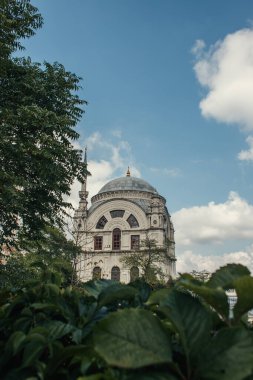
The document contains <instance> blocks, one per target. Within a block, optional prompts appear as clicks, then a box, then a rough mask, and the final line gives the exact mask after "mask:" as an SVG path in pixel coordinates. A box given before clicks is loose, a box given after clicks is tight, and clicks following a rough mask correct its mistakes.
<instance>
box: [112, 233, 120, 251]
mask: <svg viewBox="0 0 253 380" xmlns="http://www.w3.org/2000/svg"><path fill="white" fill-rule="evenodd" d="M120 246H121V231H120V229H119V228H115V229H114V230H113V231H112V249H113V250H114V251H119V250H120Z"/></svg>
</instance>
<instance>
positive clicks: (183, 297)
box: [149, 289, 211, 369]
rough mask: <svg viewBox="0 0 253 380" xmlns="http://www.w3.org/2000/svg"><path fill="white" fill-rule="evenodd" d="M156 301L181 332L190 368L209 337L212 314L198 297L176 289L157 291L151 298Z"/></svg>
mask: <svg viewBox="0 0 253 380" xmlns="http://www.w3.org/2000/svg"><path fill="white" fill-rule="evenodd" d="M154 301H158V303H159V305H160V310H161V311H162V312H163V313H164V314H165V315H166V317H167V318H168V319H169V320H170V322H171V323H172V324H173V326H174V328H175V330H176V331H177V332H178V333H179V336H180V339H181V342H182V345H183V349H184V352H185V355H186V358H187V365H188V369H189V368H190V358H193V359H196V357H197V356H198V353H199V351H200V350H201V349H202V347H203V345H205V344H206V342H207V341H208V339H209V334H210V329H211V314H210V313H209V312H208V311H207V309H206V308H205V307H204V306H203V305H202V304H201V303H200V301H199V300H198V299H197V298H194V297H193V296H191V295H190V294H187V293H182V292H180V291H177V290H176V289H172V290H171V289H162V290H161V291H158V292H156V294H154V296H153V297H152V296H151V297H150V300H149V302H154Z"/></svg>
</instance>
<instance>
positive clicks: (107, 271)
mask: <svg viewBox="0 0 253 380" xmlns="http://www.w3.org/2000/svg"><path fill="white" fill-rule="evenodd" d="M85 162H86V163H87V156H86V152H85ZM87 198H88V191H87V178H85V180H84V182H83V183H82V185H81V191H79V207H78V208H77V209H76V210H75V215H74V224H75V234H76V235H77V238H78V241H79V244H80V245H81V246H82V249H83V256H82V257H81V259H80V260H79V261H78V263H77V273H78V276H79V279H80V280H81V281H89V280H91V279H92V278H104V279H113V280H117V281H120V282H123V283H128V282H130V281H131V280H133V279H135V278H136V277H139V276H141V269H140V268H137V267H132V268H127V267H126V266H125V264H123V263H122V261H121V260H120V259H121V258H122V256H123V255H131V253H133V252H138V251H140V250H141V249H143V248H142V244H141V242H142V241H144V240H145V239H146V238H147V237H148V238H149V239H152V240H155V242H156V246H157V248H159V249H162V250H164V253H165V255H164V257H165V258H166V259H165V260H163V261H162V263H160V262H159V266H160V267H161V269H162V271H163V273H164V275H165V279H169V278H170V277H172V278H174V277H175V276H176V258H175V241H174V228H173V224H172V221H171V218H170V214H169V212H168V210H167V207H166V200H165V198H164V197H162V196H161V195H160V194H159V193H158V192H157V190H156V189H155V188H154V187H153V186H151V185H150V184H149V183H148V182H146V181H144V180H143V179H140V178H135V177H132V176H131V174H130V171H129V169H128V171H127V173H126V176H125V177H121V178H116V179H113V180H112V181H110V182H108V183H107V184H106V185H104V186H103V187H102V189H100V191H99V192H98V193H97V194H96V195H94V196H93V197H92V198H91V206H90V207H89V208H88V201H87ZM166 242H169V244H166Z"/></svg>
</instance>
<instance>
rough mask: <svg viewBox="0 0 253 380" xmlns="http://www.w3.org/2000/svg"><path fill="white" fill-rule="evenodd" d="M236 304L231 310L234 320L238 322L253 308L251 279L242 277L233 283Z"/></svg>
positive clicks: (252, 282) (252, 281) (252, 284)
mask: <svg viewBox="0 0 253 380" xmlns="http://www.w3.org/2000/svg"><path fill="white" fill-rule="evenodd" d="M234 288H235V290H236V294H237V297H238V299H237V303H236V304H235V307H234V309H233V312H234V319H235V320H236V321H238V320H239V319H240V318H241V317H242V316H243V315H244V314H245V313H247V312H248V311H249V310H251V309H252V308H253V277H250V276H243V277H240V278H238V279H236V280H235V281H234Z"/></svg>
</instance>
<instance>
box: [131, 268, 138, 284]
mask: <svg viewBox="0 0 253 380" xmlns="http://www.w3.org/2000/svg"><path fill="white" fill-rule="evenodd" d="M139 275H140V274H139V268H138V267H132V268H131V269H130V281H131V282H132V281H135V280H137V278H139Z"/></svg>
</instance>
